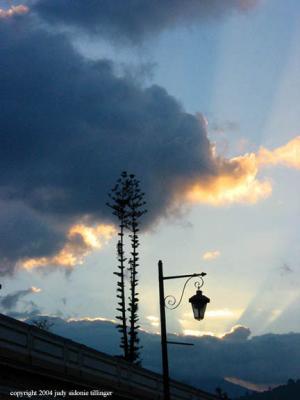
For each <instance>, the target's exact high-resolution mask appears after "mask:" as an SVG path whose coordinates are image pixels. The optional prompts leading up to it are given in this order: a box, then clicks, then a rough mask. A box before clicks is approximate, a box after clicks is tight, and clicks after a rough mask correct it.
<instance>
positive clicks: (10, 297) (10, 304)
mask: <svg viewBox="0 0 300 400" xmlns="http://www.w3.org/2000/svg"><path fill="white" fill-rule="evenodd" d="M40 291H41V289H39V288H36V287H34V286H32V287H31V288H28V289H23V290H17V291H16V292H13V293H11V294H7V295H6V296H3V297H1V298H0V306H1V307H2V309H4V311H6V312H7V311H11V310H12V309H14V308H15V307H16V306H17V305H18V303H19V301H20V300H21V299H23V297H25V296H28V295H29V294H32V293H39V292H40Z"/></svg>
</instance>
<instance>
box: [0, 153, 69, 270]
mask: <svg viewBox="0 0 300 400" xmlns="http://www.w3.org/2000/svg"><path fill="white" fill-rule="evenodd" d="M0 152H1V151H0ZM0 237H1V241H0V275H5V274H10V273H13V272H14V270H15V267H16V265H17V263H18V262H19V261H20V260H23V259H25V258H26V257H28V256H29V255H30V256H31V257H35V258H39V257H42V256H46V257H50V256H52V255H53V254H55V253H56V252H57V251H59V249H60V248H61V247H62V246H63V244H64V242H65V238H64V230H63V229H59V227H58V226H56V225H55V224H49V222H48V221H47V219H45V218H44V217H43V216H41V215H39V214H38V213H36V212H35V211H34V210H32V209H31V208H29V207H27V206H26V205H24V204H22V203H20V202H13V201H11V202H8V201H0Z"/></svg>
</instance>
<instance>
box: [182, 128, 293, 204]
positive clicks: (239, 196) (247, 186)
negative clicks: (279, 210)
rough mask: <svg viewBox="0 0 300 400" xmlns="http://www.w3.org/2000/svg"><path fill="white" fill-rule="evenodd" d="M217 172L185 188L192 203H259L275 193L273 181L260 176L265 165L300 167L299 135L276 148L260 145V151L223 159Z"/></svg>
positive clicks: (187, 197) (218, 162)
mask: <svg viewBox="0 0 300 400" xmlns="http://www.w3.org/2000/svg"><path fill="white" fill-rule="evenodd" d="M215 157H216V163H217V164H219V165H218V167H217V169H216V173H215V174H214V175H211V176H209V177H205V178H199V180H197V182H193V183H192V184H191V185H189V187H188V188H187V190H186V191H185V199H186V200H187V201H188V202H191V203H206V204H211V205H215V206H218V205H224V204H231V203H250V204H254V203H257V202H258V201H259V200H263V199H265V198H267V197H269V196H270V195H271V193H272V184H271V182H270V180H267V179H260V178H258V173H259V172H260V170H261V168H262V167H264V166H268V165H269V166H276V165H283V166H286V167H289V168H296V169H300V136H297V137H295V138H294V139H292V140H291V141H289V142H288V143H287V144H285V145H284V146H281V147H278V148H276V149H274V150H268V149H265V148H264V147H261V148H260V149H259V151H258V152H257V153H247V154H245V155H243V156H239V157H234V158H231V159H229V160H220V159H218V158H217V156H215Z"/></svg>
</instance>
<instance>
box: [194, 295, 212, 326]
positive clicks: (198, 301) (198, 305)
mask: <svg viewBox="0 0 300 400" xmlns="http://www.w3.org/2000/svg"><path fill="white" fill-rule="evenodd" d="M189 302H190V303H191V304H192V308H193V313H194V318H195V319H196V320H197V321H200V320H201V319H203V318H204V314H205V310H206V306H207V303H209V302H210V299H209V298H208V297H206V296H204V295H203V294H202V291H201V290H197V291H196V294H195V295H194V296H192V297H191V298H190V299H189Z"/></svg>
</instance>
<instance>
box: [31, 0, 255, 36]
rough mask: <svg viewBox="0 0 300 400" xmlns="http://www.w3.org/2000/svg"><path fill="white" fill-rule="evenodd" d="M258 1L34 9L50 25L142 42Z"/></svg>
mask: <svg viewBox="0 0 300 400" xmlns="http://www.w3.org/2000/svg"><path fill="white" fill-rule="evenodd" d="M257 2H258V1H257V0H222V1H220V0H189V1H182V0H152V1H149V0H138V1H136V0H114V1H111V0H96V1H95V0H72V1H70V0H38V1H37V2H36V4H35V5H34V6H33V9H34V10H35V11H36V12H37V13H38V14H39V15H40V16H41V17H43V18H45V19H46V20H47V21H49V22H50V23H59V24H62V25H71V26H74V27H77V28H80V29H83V30H85V31H87V32H92V33H99V34H101V35H104V36H106V37H112V38H114V39H118V40H122V41H123V40H124V39H129V40H130V41H132V42H139V41H140V40H142V39H143V38H144V37H146V36H150V35H153V34H154V33H157V32H160V31H163V30H164V29H167V28H169V27H173V26H175V25H189V26H190V24H191V23H197V22H199V21H202V20H207V19H211V18H217V17H220V16H223V15H226V14H231V13H233V12H235V11H238V12H242V11H246V10H248V9H250V8H252V7H253V6H255V5H256V4H257Z"/></svg>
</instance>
